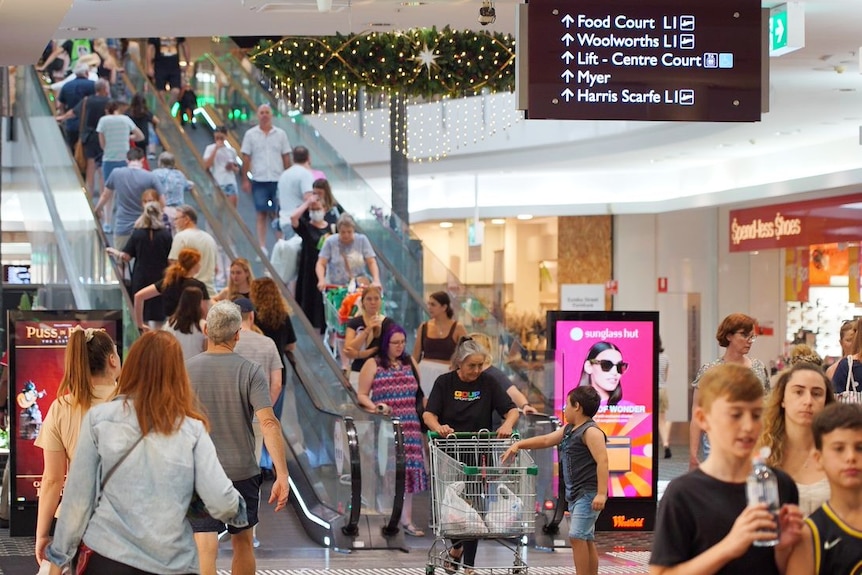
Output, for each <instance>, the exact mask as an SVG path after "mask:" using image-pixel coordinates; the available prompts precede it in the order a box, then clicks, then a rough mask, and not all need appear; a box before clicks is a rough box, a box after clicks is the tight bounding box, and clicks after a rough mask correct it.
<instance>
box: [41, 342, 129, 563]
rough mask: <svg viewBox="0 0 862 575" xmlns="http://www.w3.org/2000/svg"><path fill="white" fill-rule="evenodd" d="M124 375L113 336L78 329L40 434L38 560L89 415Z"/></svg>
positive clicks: (43, 554)
mask: <svg viewBox="0 0 862 575" xmlns="http://www.w3.org/2000/svg"><path fill="white" fill-rule="evenodd" d="M119 376H120V356H119V355H118V354H117V345H116V344H115V343H114V340H113V339H112V338H111V336H109V335H108V334H107V333H106V332H105V331H103V330H98V329H93V328H87V329H83V328H81V327H77V328H74V329H73V330H72V332H71V333H70V335H69V343H68V344H67V345H66V357H65V363H64V372H63V379H62V380H61V381H60V388H59V390H58V391H57V399H55V400H54V402H53V403H52V404H51V407H50V408H49V409H48V414H47V415H46V416H45V421H44V422H43V423H42V428H41V430H40V431H39V436H38V437H37V438H36V447H40V448H41V449H42V456H43V459H44V466H45V470H44V472H43V473H42V486H41V489H40V492H39V511H38V516H37V520H36V561H39V562H41V561H42V560H43V559H45V549H46V548H47V546H48V544H49V543H50V542H51V524H52V520H53V519H54V517H55V516H56V515H57V511H58V509H59V504H60V493H61V492H62V490H63V482H64V479H65V477H66V472H67V470H68V468H69V466H70V465H71V463H72V455H73V454H74V453H75V448H76V447H77V445H78V432H79V430H80V429H81V422H82V421H83V419H84V415H86V413H87V411H89V409H90V408H91V407H92V406H94V405H97V404H99V403H103V402H104V401H106V400H107V399H110V398H111V397H112V396H113V395H114V391H115V389H116V381H117V378H118V377H119Z"/></svg>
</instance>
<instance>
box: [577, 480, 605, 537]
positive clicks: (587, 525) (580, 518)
mask: <svg viewBox="0 0 862 575" xmlns="http://www.w3.org/2000/svg"><path fill="white" fill-rule="evenodd" d="M595 496H596V492H595V491H585V492H584V493H582V494H581V496H580V497H578V498H577V499H576V500H575V501H574V502H572V503H569V539H581V540H583V541H595V539H596V519H598V518H599V513H601V511H595V510H593V499H594V498H595Z"/></svg>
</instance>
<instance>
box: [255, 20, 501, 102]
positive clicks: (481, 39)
mask: <svg viewBox="0 0 862 575" xmlns="http://www.w3.org/2000/svg"><path fill="white" fill-rule="evenodd" d="M251 60H252V62H254V64H255V65H256V66H258V67H259V68H260V69H262V70H263V71H264V72H265V73H266V74H268V75H270V76H271V77H272V79H273V80H275V81H276V82H277V83H278V84H280V85H282V86H284V87H289V86H303V87H305V88H315V89H335V90H345V89H347V90H349V89H351V88H354V87H356V86H364V87H365V89H366V90H368V91H373V92H380V93H389V92H398V93H401V94H403V95H405V96H416V97H423V98H430V97H435V96H450V97H461V96H467V95H473V94H476V93H478V92H480V91H482V90H484V89H487V90H490V91H491V92H502V91H509V92H511V91H512V90H514V86H515V72H514V70H515V39H514V38H513V37H512V36H510V35H505V34H499V33H496V34H489V33H487V32H474V31H470V30H463V31H459V30H450V29H449V28H448V27H446V28H444V29H443V30H442V31H438V30H437V29H436V28H414V29H410V30H406V31H401V32H385V33H380V32H368V33H362V34H350V35H341V34H338V35H336V36H323V37H318V38H301V37H288V38H283V39H281V40H279V41H278V42H272V41H267V40H264V41H262V42H260V43H259V44H258V46H257V47H256V48H255V50H253V52H252V55H251Z"/></svg>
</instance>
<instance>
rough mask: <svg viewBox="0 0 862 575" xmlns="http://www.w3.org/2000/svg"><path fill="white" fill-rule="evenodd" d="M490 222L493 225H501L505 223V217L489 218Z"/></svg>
mask: <svg viewBox="0 0 862 575" xmlns="http://www.w3.org/2000/svg"><path fill="white" fill-rule="evenodd" d="M491 223H492V224H494V225H495V226H502V225H503V224H505V223H506V219H505V218H493V219H491Z"/></svg>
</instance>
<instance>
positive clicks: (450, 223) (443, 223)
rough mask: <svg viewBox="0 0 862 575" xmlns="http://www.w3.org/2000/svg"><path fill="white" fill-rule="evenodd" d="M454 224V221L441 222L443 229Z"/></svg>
mask: <svg viewBox="0 0 862 575" xmlns="http://www.w3.org/2000/svg"><path fill="white" fill-rule="evenodd" d="M454 225H455V224H453V223H452V222H440V227H441V228H443V229H448V228H451V227H452V226H454Z"/></svg>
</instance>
